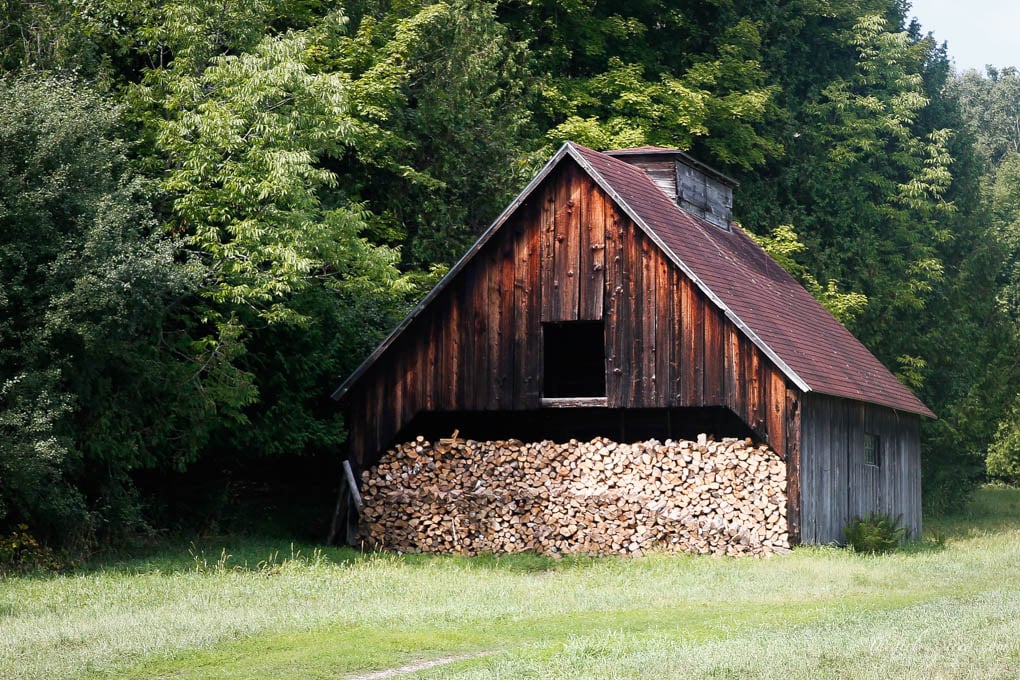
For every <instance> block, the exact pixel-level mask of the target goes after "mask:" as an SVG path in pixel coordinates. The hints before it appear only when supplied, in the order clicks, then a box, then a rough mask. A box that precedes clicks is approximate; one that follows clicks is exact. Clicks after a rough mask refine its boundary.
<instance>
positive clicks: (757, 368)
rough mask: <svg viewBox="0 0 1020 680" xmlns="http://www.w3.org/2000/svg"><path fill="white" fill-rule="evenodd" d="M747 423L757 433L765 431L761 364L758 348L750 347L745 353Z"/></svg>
mask: <svg viewBox="0 0 1020 680" xmlns="http://www.w3.org/2000/svg"><path fill="white" fill-rule="evenodd" d="M746 359H747V365H746V366H747V423H748V424H749V425H750V426H751V429H752V430H754V431H755V432H757V433H759V434H760V433H762V432H764V430H765V411H764V409H763V404H764V403H765V400H764V399H763V397H762V384H763V382H764V381H763V380H762V362H761V355H760V354H759V353H758V348H757V347H754V346H753V345H752V346H751V351H749V352H748V353H747V356H746Z"/></svg>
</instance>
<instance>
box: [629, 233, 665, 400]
mask: <svg viewBox="0 0 1020 680" xmlns="http://www.w3.org/2000/svg"><path fill="white" fill-rule="evenodd" d="M639 240H640V247H641V259H640V266H641V287H640V288H639V289H638V290H639V294H638V299H639V300H640V302H641V316H640V317H639V318H640V324H635V326H636V327H637V328H640V333H641V356H640V366H641V390H640V392H641V395H640V399H639V403H640V404H641V405H642V406H644V407H646V408H650V407H654V406H658V405H659V389H658V380H659V376H658V375H657V374H656V369H657V368H658V365H659V361H658V357H657V355H658V353H659V346H658V332H659V331H658V328H659V319H660V314H659V308H658V271H659V267H658V263H657V262H656V255H657V253H658V247H657V246H656V245H655V244H654V243H652V242H651V241H650V240H649V239H647V238H645V237H644V234H641V237H640V239H639ZM663 349H665V348H663Z"/></svg>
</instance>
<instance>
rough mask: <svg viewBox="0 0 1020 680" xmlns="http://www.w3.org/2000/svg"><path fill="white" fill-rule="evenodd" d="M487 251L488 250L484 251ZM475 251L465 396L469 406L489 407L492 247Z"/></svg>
mask: <svg viewBox="0 0 1020 680" xmlns="http://www.w3.org/2000/svg"><path fill="white" fill-rule="evenodd" d="M486 251H488V252H486ZM486 251H483V252H480V253H478V255H479V257H478V258H476V259H475V264H476V266H475V267H474V269H475V277H474V284H473V285H472V286H471V291H470V292H469V293H470V295H471V309H472V316H473V328H474V330H473V333H472V334H471V338H470V341H471V353H472V354H473V361H472V363H471V366H472V372H471V381H472V385H473V386H472V390H471V391H472V395H471V398H470V399H469V400H468V402H467V403H468V404H469V405H470V408H472V409H476V410H478V411H482V410H486V409H488V408H489V405H488V402H489V390H490V384H491V383H492V382H493V371H492V368H491V365H490V363H489V360H490V357H491V354H490V347H491V346H492V344H493V336H492V333H491V332H490V331H491V329H492V328H491V321H492V319H491V318H490V317H489V311H490V307H489V279H490V278H491V274H492V271H493V269H494V267H493V262H492V251H491V250H489V249H486Z"/></svg>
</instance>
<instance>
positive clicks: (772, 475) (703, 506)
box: [361, 435, 789, 555]
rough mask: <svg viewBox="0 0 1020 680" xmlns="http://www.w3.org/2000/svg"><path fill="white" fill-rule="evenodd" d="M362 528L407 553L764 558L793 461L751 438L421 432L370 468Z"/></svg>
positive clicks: (779, 544) (780, 526)
mask: <svg viewBox="0 0 1020 680" xmlns="http://www.w3.org/2000/svg"><path fill="white" fill-rule="evenodd" d="M362 495H363V502H364V507H363V509H362V528H361V530H362V535H363V536H364V538H365V539H366V542H367V543H368V544H369V545H372V546H375V547H379V548H383V549H388V550H396V551H402V552H453V553H460V554H468V555H473V554H477V553H482V552H492V553H506V552H519V551H523V550H533V551H536V552H539V553H545V554H564V553H589V554H629V555H641V554H642V553H644V552H646V551H649V550H660V551H668V552H689V553H700V554H706V553H712V554H719V555H766V554H769V553H772V552H777V551H784V552H785V550H786V549H787V548H788V546H789V542H788V534H787V524H786V465H785V464H784V462H783V461H782V460H781V459H780V458H779V457H778V456H777V455H776V454H775V453H774V452H773V451H772V450H770V449H769V448H767V447H765V446H754V445H753V444H752V442H751V440H750V439H746V440H742V439H723V440H722V441H719V442H716V441H712V440H711V439H709V438H708V437H706V436H704V435H701V436H699V437H698V441H671V440H666V441H665V442H662V443H660V442H658V441H655V440H650V441H645V442H637V443H634V444H620V443H617V442H614V441H611V440H608V439H603V438H596V439H593V440H591V441H590V442H578V441H576V440H573V439H572V440H570V441H569V442H567V443H562V444H557V443H553V442H550V441H543V442H537V443H523V442H520V441H517V440H508V441H485V442H480V441H472V440H464V439H457V438H456V435H454V438H451V439H441V440H439V441H438V442H436V443H435V444H432V443H429V442H428V441H425V439H424V438H422V437H418V438H417V439H416V440H415V441H412V442H408V443H405V444H401V445H399V446H397V447H396V448H394V449H392V450H390V451H388V452H387V453H386V454H385V455H384V456H383V458H382V459H381V460H380V462H379V464H378V465H377V466H376V467H375V468H372V469H371V470H366V471H365V472H364V473H363V475H362Z"/></svg>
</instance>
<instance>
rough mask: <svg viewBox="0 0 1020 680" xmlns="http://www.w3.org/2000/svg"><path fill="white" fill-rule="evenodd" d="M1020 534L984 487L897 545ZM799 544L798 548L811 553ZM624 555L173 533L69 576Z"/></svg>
mask: <svg viewBox="0 0 1020 680" xmlns="http://www.w3.org/2000/svg"><path fill="white" fill-rule="evenodd" d="M1014 531H1020V488H1012V487H1005V486H985V487H983V488H981V489H979V490H978V492H977V494H976V495H975V497H974V500H973V501H972V502H971V504H970V505H969V506H968V507H967V509H966V510H965V511H964V512H962V513H958V514H955V515H951V516H944V517H935V518H926V519H925V532H924V533H925V535H924V538H923V539H922V540H921V541H915V542H912V543H909V544H907V545H906V546H904V547H903V548H902V552H904V553H906V554H923V553H931V552H937V551H940V550H942V549H943V548H944V546H945V543H946V541H948V540H953V539H966V538H969V537H974V536H982V535H989V534H997V533H1010V532H1014ZM811 549H812V548H811V547H805V548H802V549H800V550H811ZM628 559H629V558H626V557H616V556H606V557H598V556H591V555H565V556H551V555H540V554H537V553H534V552H526V553H515V554H509V555H494V554H482V555H477V556H473V557H466V556H460V555H430V554H420V553H419V554H410V553H408V554H397V553H386V552H377V551H371V550H359V549H357V548H351V547H334V546H323V545H318V544H315V543H310V542H297V541H294V540H292V539H291V538H287V537H273V536H264V535H263V536H257V535H250V534H236V535H235V534H226V535H219V536H202V537H198V538H194V537H192V538H189V537H187V536H176V537H171V538H167V539H165V540H161V541H156V542H153V543H150V544H148V545H144V546H133V547H132V548H130V549H126V550H122V551H117V552H116V553H106V554H102V555H98V556H96V557H94V558H93V559H91V560H89V561H87V562H85V563H83V564H80V565H77V566H76V567H75V568H74V569H72V571H74V572H75V573H95V572H100V571H104V572H115V573H134V574H138V573H153V572H163V573H174V572H181V571H214V570H233V571H249V570H250V571H260V570H262V571H264V570H267V569H269V570H271V569H273V568H274V567H277V566H279V565H282V564H283V563H285V562H286V561H306V562H315V561H321V562H326V563H329V564H333V565H337V566H344V565H355V564H360V563H365V562H370V561H374V560H389V561H392V562H394V563H399V564H405V565H408V566H427V565H431V564H435V565H443V566H456V567H460V568H464V569H476V570H484V571H495V572H508V573H542V572H563V571H570V570H573V569H584V568H586V567H590V566H593V565H595V564H605V563H612V562H614V561H620V560H628Z"/></svg>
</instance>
